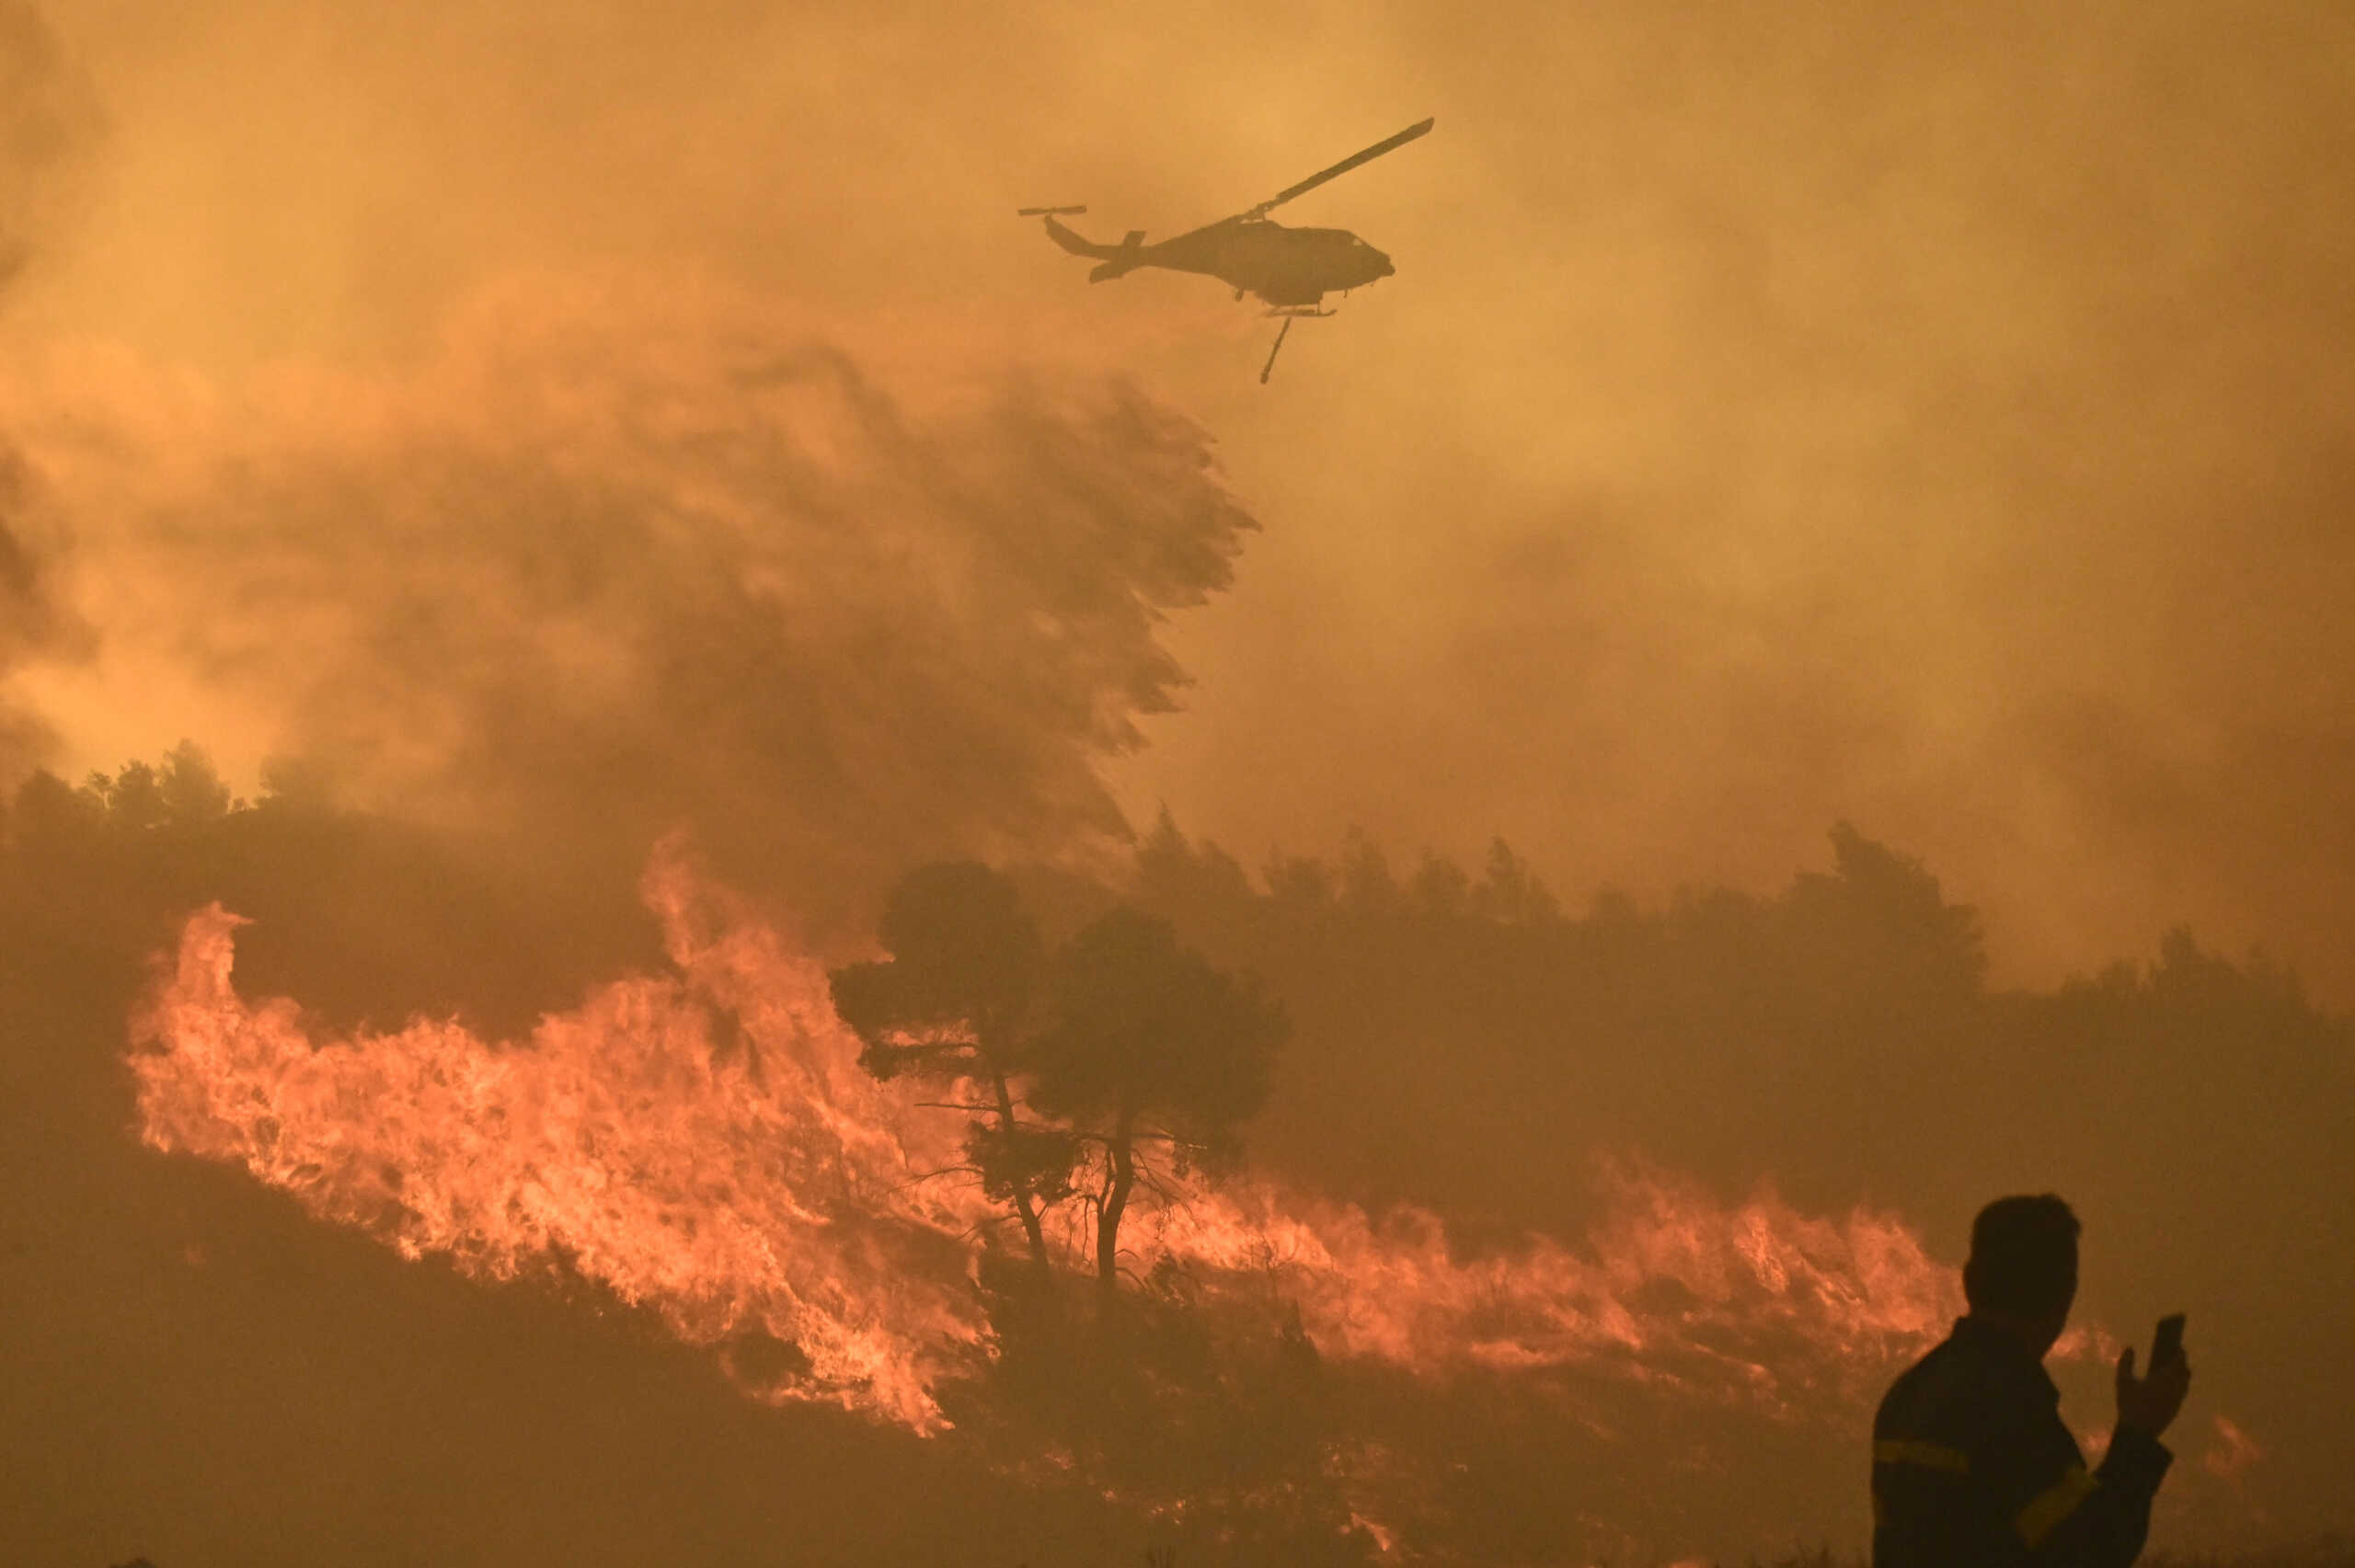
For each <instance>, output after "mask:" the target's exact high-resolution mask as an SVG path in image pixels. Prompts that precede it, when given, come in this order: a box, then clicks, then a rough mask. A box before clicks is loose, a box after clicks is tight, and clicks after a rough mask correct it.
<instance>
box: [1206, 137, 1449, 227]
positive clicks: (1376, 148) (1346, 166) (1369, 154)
mask: <svg viewBox="0 0 2355 1568" xmlns="http://www.w3.org/2000/svg"><path fill="white" fill-rule="evenodd" d="M1438 122H1439V120H1438V116H1436V115H1434V116H1432V117H1431V118H1430V120H1423V121H1422V122H1421V123H1419V124H1416V125H1409V126H1408V127H1407V129H1406V130H1404V131H1401V132H1398V134H1397V135H1396V136H1393V137H1390V138H1388V139H1387V140H1385V141H1381V142H1376V143H1374V144H1373V146H1371V147H1368V148H1367V149H1366V150H1365V151H1364V152H1362V153H1352V154H1350V155H1349V156H1348V157H1346V158H1343V159H1342V160H1341V161H1340V162H1339V163H1338V164H1335V165H1334V166H1332V167H1331V168H1328V169H1323V170H1320V171H1318V172H1317V173H1315V174H1313V175H1310V176H1309V177H1307V178H1306V179H1304V180H1302V181H1301V182H1300V183H1299V184H1298V185H1295V186H1292V187H1291V188H1290V189H1285V190H1281V191H1278V192H1277V193H1276V194H1275V195H1273V196H1270V197H1269V198H1268V200H1265V201H1262V202H1260V203H1259V204H1258V206H1257V207H1254V208H1252V209H1251V211H1250V212H1247V213H1246V214H1244V215H1245V216H1246V217H1251V218H1264V217H1266V216H1267V215H1268V214H1269V212H1274V211H1275V210H1276V209H1277V208H1279V207H1281V206H1282V205H1283V204H1284V203H1285V202H1287V201H1289V200H1292V198H1293V197H1295V196H1305V195H1307V194H1308V193H1309V192H1310V191H1312V190H1314V189H1316V188H1317V187H1318V186H1320V185H1322V184H1324V183H1325V182H1326V181H1327V180H1328V179H1338V178H1339V177H1341V176H1343V175H1345V174H1347V173H1349V172H1350V170H1351V169H1353V168H1355V167H1357V166H1359V165H1360V164H1365V163H1372V162H1373V160H1374V159H1376V158H1378V157H1380V156H1382V155H1383V154H1384V153H1389V152H1396V150H1397V149H1398V148H1400V147H1403V146H1405V145H1406V144H1407V143H1409V142H1411V141H1413V140H1414V139H1415V138H1416V137H1418V136H1424V135H1429V134H1430V128H1431V127H1432V126H1433V125H1435V124H1437V123H1438Z"/></svg>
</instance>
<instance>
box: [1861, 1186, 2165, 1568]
mask: <svg viewBox="0 0 2355 1568" xmlns="http://www.w3.org/2000/svg"><path fill="white" fill-rule="evenodd" d="M1962 1291H1963V1295H1964V1297H1965V1299H1968V1300H1969V1302H1970V1315H1969V1316H1968V1317H1963V1318H1958V1319H1956V1320H1955V1325H1954V1333H1952V1334H1951V1335H1950V1336H1948V1337H1947V1341H1946V1343H1945V1344H1943V1345H1939V1346H1938V1347H1937V1348H1936V1350H1933V1351H1931V1352H1930V1354H1929V1355H1927V1356H1924V1357H1923V1358H1922V1359H1921V1360H1920V1361H1919V1362H1917V1363H1916V1364H1915V1365H1914V1366H1913V1368H1912V1369H1911V1370H1909V1371H1908V1372H1906V1373H1905V1375H1904V1376H1902V1377H1901V1378H1899V1379H1897V1382H1896V1383H1895V1385H1894V1386H1892V1387H1891V1388H1890V1391H1889V1397H1888V1398H1886V1399H1884V1400H1882V1401H1881V1403H1880V1413H1878V1415H1877V1416H1875V1417H1874V1419H1873V1568H1965V1565H1969V1568H1989V1565H1996V1564H2010V1565H2023V1564H2025V1565H2031V1568H2127V1565H2128V1564H2129V1563H2131V1562H2133V1561H2134V1559H2135V1557H2136V1555H2137V1554H2139V1553H2140V1552H2141V1551H2142V1541H2143V1538H2144V1537H2145V1536H2147V1535H2148V1534H2149V1533H2150V1528H2151V1499H2152V1497H2153V1496H2154V1495H2155V1494H2157V1492H2158V1489H2159V1482H2160V1480H2161V1478H2163V1477H2164V1476H2165V1474H2166V1471H2167V1466H2168V1464H2169V1463H2170V1462H2172V1460H2173V1459H2174V1456H2173V1455H2171V1454H2170V1453H2168V1452H2167V1450H2166V1449H2165V1448H2163V1447H2161V1446H2160V1443H2159V1434H2160V1433H2162V1432H2164V1431H2165V1430H2166V1427H2167V1423H2169V1422H2170V1421H2173V1420H2174V1419H2175V1413H2176V1412H2177V1410H2178V1409H2180V1408H2181V1407H2182V1405H2183V1396H2184V1392H2185V1391H2186V1390H2187V1389H2188V1388H2189V1386H2190V1383H2191V1365H2190V1363H2189V1362H2188V1361H2187V1360H2183V1359H2180V1358H2178V1359H2177V1360H2173V1361H2170V1362H2169V1363H2167V1364H2166V1365H2165V1366H2163V1367H2154V1368H2151V1373H2150V1376H2148V1377H2144V1378H2138V1377H2136V1376H2135V1375H2134V1352H2133V1350H2132V1349H2131V1347H2130V1348H2129V1349H2128V1350H2127V1351H2126V1352H2125V1354H2124V1355H2122V1356H2119V1358H2118V1425H2117V1429H2116V1431H2115V1432H2114V1433H2113V1434H2112V1436H2111V1437H2110V1440H2109V1451H2108V1453H2107V1454H2106V1455H2104V1456H2103V1458H2102V1461H2101V1468H2100V1469H2099V1470H2098V1471H2094V1472H2093V1473H2091V1474H2087V1473H2086V1471H2085V1456H2084V1455H2083V1454H2081V1453H2080V1452H2078V1449H2077V1440H2076V1439H2075V1438H2074V1437H2073V1436H2070V1434H2069V1428H2068V1427H2067V1426H2065V1425H2062V1420H2061V1394H2060V1391H2059V1390H2057V1389H2055V1388H2054V1387H2053V1386H2052V1379H2050V1378H2048V1377H2046V1376H2045V1374H2044V1365H2043V1363H2044V1355H2045V1352H2047V1351H2049V1350H2051V1348H2052V1342H2053V1341H2054V1340H2057V1339H2059V1338H2060V1337H2061V1330H2062V1326H2063V1325H2064V1324H2066V1323H2067V1322H2068V1321H2069V1307H2070V1304H2071V1303H2072V1302H2074V1300H2075V1299H2076V1296H2077V1217H2076V1216H2075V1215H2074V1214H2072V1213H2071V1212H2070V1211H2069V1206H2068V1205H2067V1204H2065V1203H2063V1202H2062V1201H2061V1200H2060V1199H2059V1198H2057V1197H2055V1196H2052V1195H2051V1194H2050V1193H2047V1194H2045V1195H2043V1196H2040V1197H2006V1198H1999V1199H1997V1200H1996V1201H1995V1202H1993V1203H1991V1204H1989V1205H1988V1206H1987V1207H1985V1208H1983V1209H1982V1210H1980V1213H1979V1218H1978V1219H1977V1220H1975V1221H1974V1222H1973V1223H1972V1225H1971V1227H1970V1262H1968V1263H1967V1264H1965V1265H1963V1270H1962Z"/></svg>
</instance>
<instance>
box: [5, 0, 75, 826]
mask: <svg viewBox="0 0 2355 1568" xmlns="http://www.w3.org/2000/svg"><path fill="white" fill-rule="evenodd" d="M94 124H95V113H94V110H93V107H92V100H91V97H90V96H89V92H88V89H87V87H86V84H85V83H84V82H83V80H82V79H81V78H80V77H79V76H78V75H77V74H75V72H74V71H73V70H72V69H71V68H70V67H69V66H68V64H67V63H66V61H65V57H64V54H63V51H62V50H61V49H60V48H59V46H58V43H57V40H56V38H55V37H54V36H53V35H52V33H51V31H50V29H49V27H48V25H47V23H46V22H45V21H44V20H43V19H42V17H41V15H40V12H39V11H37V10H35V9H33V8H32V7H31V6H25V5H18V4H16V3H15V0H0V309H5V308H6V304H7V303H8V295H9V293H10V292H11V289H10V285H11V284H13V283H14V282H15V281H16V280H17V275H18V274H19V273H21V272H23V271H24V270H25V269H26V268H27V266H28V265H29V264H30V262H31V261H32V259H33V257H34V255H35V254H36V251H37V249H38V246H39V245H40V241H41V240H42V239H43V238H45V237H46V235H47V234H48V233H49V232H50V231H51V229H52V227H53V225H54V224H55V223H56V221H57V212H58V208H59V205H60V203H61V201H62V199H63V192H64V190H65V189H67V188H68V185H69V179H68V177H69V176H70V175H71V174H72V173H73V172H74V171H75V169H76V168H77V167H78V166H79V165H80V163H81V155H82V153H83V150H84V149H85V147H86V144H87V142H88V139H89V137H90V134H91V132H92V130H93V127H94ZM32 488H33V486H32V480H31V475H29V473H28V471H27V469H26V466H25V463H24V460H23V458H22V457H21V456H20V455H19V454H18V453H17V451H16V449H15V447H14V446H13V444H12V443H11V442H10V441H9V439H8V429H7V426H6V424H5V423H0V788H6V786H7V785H8V784H12V783H13V782H14V781H15V779H16V777H17V774H18V773H21V772H23V770H24V769H25V767H26V766H27V765H28V764H29V762H31V761H34V760H37V759H38V758H39V757H40V756H41V755H42V754H43V752H44V751H45V750H46V749H47V747H48V745H49V743H50V741H51V738H52V737H51V734H50V731H49V727H47V726H46V725H45V724H43V723H42V722H41V720H40V718H39V716H38V715H34V714H32V713H30V712H29V711H27V710H26V709H24V708H23V707H21V706H19V705H18V704H14V703H12V702H10V701H9V700H8V696H7V692H6V681H7V678H8V675H9V672H10V671H11V670H14V669H15V668H16V667H17V666H18V665H19V664H21V663H22V662H24V661H25V660H26V659H28V658H32V657H34V656H36V655H38V654H40V653H44V652H49V651H53V650H56V649H58V648H61V647H64V646H67V645H68V644H69V643H70V642H71V641H73V640H74V637H73V634H74V632H75V624H74V622H73V620H72V618H71V617H70V616H69V615H67V614H65V613H64V612H63V610H62V609H61V608H60V607H59V605H58V604H57V603H56V602H55V600H54V596H53V592H52V587H51V577H52V572H51V567H50V559H51V557H52V555H53V554H54V552H55V551H56V549H57V547H58V543H57V541H56V539H55V538H54V537H52V535H51V534H49V533H48V532H46V531H44V530H42V529H40V528H38V527H36V526H35V525H34V523H33V521H31V520H30V518H29V516H28V515H27V514H28V513H29V511H30V510H31V509H32V506H31V502H32Z"/></svg>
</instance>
